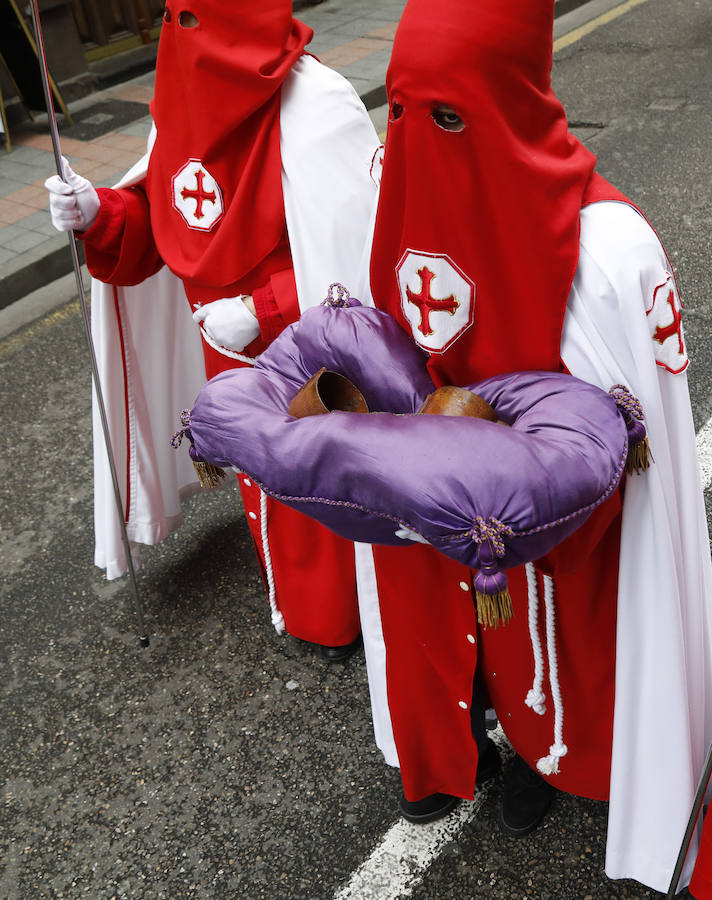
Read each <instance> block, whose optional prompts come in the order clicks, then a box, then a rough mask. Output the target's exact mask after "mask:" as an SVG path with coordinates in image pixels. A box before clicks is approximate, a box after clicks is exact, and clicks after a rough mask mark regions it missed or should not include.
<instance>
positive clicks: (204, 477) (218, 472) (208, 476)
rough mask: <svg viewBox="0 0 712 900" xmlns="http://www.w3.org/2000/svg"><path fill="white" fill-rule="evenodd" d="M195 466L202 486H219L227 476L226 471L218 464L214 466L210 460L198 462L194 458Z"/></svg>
mask: <svg viewBox="0 0 712 900" xmlns="http://www.w3.org/2000/svg"><path fill="white" fill-rule="evenodd" d="M193 466H194V467H195V471H196V472H197V473H198V478H199V479H200V486H201V487H202V488H214V487H217V486H218V485H219V484H220V482H221V481H222V480H223V478H224V477H225V471H224V470H223V469H221V468H219V467H218V466H214V465H213V464H212V463H208V462H196V461H195V460H193Z"/></svg>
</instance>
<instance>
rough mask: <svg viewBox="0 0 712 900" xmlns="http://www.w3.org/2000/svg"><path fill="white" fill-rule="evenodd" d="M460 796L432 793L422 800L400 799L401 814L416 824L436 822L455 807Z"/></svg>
mask: <svg viewBox="0 0 712 900" xmlns="http://www.w3.org/2000/svg"><path fill="white" fill-rule="evenodd" d="M459 799H460V798H459V797H453V796H452V795H451V794H430V795H429V796H428V797H423V799H422V800H406V799H405V797H401V799H400V811H401V815H402V816H403V818H404V819H406V820H407V821H408V822H412V823H413V824H414V825H425V824H426V823H427V822H435V821H436V820H437V819H442V818H443V816H446V815H447V814H448V813H449V812H450V810H452V809H454V808H455V806H456V804H457V802H458V801H459Z"/></svg>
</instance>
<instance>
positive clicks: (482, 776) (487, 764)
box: [476, 738, 502, 786]
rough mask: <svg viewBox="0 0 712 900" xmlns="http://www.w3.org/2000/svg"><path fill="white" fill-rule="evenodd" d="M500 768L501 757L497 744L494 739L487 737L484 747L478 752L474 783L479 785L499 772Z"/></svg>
mask: <svg viewBox="0 0 712 900" xmlns="http://www.w3.org/2000/svg"><path fill="white" fill-rule="evenodd" d="M501 768H502V758H501V757H500V755H499V750H498V749H497V745H496V744H495V742H494V741H491V740H490V739H489V738H487V744H486V745H485V749H484V750H483V751H482V752H481V753H480V758H479V759H478V761H477V780H476V784H477V785H478V786H480V785H482V784H485V782H487V781H490V780H491V779H492V778H494V777H495V775H498V774H499V771H500V769H501Z"/></svg>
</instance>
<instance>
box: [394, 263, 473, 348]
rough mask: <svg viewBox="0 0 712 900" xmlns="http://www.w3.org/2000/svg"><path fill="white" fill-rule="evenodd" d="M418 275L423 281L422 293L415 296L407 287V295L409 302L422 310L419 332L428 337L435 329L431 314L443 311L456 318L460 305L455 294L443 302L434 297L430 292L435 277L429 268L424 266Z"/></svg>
mask: <svg viewBox="0 0 712 900" xmlns="http://www.w3.org/2000/svg"><path fill="white" fill-rule="evenodd" d="M418 275H419V276H420V281H421V287H420V293H419V294H414V293H413V291H411V289H410V288H409V287H407V286H406V295H407V297H408V300H409V302H410V303H412V304H413V305H414V306H417V307H418V309H419V310H420V325H418V331H420V333H421V334H425V335H427V334H432V333H433V329H432V328H431V327H430V313H431V312H440V311H442V312H447V313H450V315H451V316H454V315H455V310H456V309H457V308H458V307H459V306H460V304H459V303H458V302H457V300H456V299H455V296H454V294H450V296H449V297H445V298H443V299H442V300H439V299H437V298H435V297H433V295H432V293H431V291H430V283H431V281H432V280H433V278H435V275H434V273H433V272H431V271H430V269H429V268H428V267H427V266H422V267H421V268H420V269H418Z"/></svg>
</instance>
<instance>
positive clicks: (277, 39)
mask: <svg viewBox="0 0 712 900" xmlns="http://www.w3.org/2000/svg"><path fill="white" fill-rule="evenodd" d="M186 14H192V16H194V17H195V19H197V22H198V24H197V25H195V26H194V27H189V25H190V21H191V20H190V19H189V18H188V17H187V15H186ZM312 33H313V32H312V30H311V29H310V28H308V27H307V26H306V25H303V24H302V23H301V22H298V21H297V20H296V19H294V18H292V4H291V0H286V2H285V0H258V2H254V0H230V2H228V3H225V2H218V0H168V2H167V4H166V14H165V17H164V23H163V27H162V31H161V38H160V42H159V48H158V59H157V63H156V90H155V96H154V100H153V103H152V105H151V111H152V114H153V118H154V121H155V123H156V127H157V130H158V137H157V140H156V144H155V146H154V148H153V152H152V154H151V159H150V162H149V167H148V178H147V191H148V196H149V200H150V203H151V221H152V226H153V231H154V234H155V236H156V242H157V244H158V248H159V251H160V253H161V255H162V257H163V259H164V260H165V261H166V263H167V264H168V265H169V266H170V268H171V269H173V271H175V272H176V273H177V274H179V275H180V276H182V277H184V278H188V279H191V280H199V281H203V283H206V284H214V285H228V284H234V283H235V282H237V281H238V280H239V279H240V277H242V276H243V275H245V274H246V273H248V272H249V271H250V270H251V269H253V268H254V267H255V266H256V265H257V264H259V262H261V261H262V260H263V259H264V258H265V257H266V256H267V255H268V254H269V253H270V252H271V251H272V250H273V249H274V247H275V246H276V245H277V244H278V243H279V241H280V239H281V236H282V233H283V230H284V204H283V199H282V183H281V158H280V152H279V108H280V88H281V85H282V83H283V82H284V79H285V78H286V77H287V75H288V73H289V71H290V69H291V68H292V66H293V65H294V63H295V61H296V60H297V59H298V58H299V57H300V56H301V55H302V53H303V52H304V46H305V44H306V43H308V41H309V40H311V37H312Z"/></svg>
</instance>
